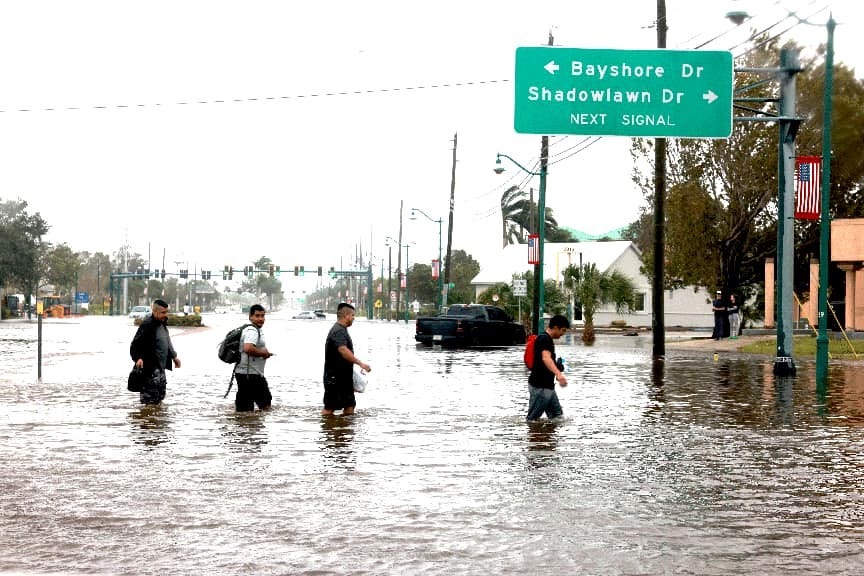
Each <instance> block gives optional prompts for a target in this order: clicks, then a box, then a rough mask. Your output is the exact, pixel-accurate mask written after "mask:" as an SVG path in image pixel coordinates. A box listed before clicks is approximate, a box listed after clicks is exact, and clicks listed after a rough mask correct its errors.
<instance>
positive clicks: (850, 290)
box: [765, 218, 864, 331]
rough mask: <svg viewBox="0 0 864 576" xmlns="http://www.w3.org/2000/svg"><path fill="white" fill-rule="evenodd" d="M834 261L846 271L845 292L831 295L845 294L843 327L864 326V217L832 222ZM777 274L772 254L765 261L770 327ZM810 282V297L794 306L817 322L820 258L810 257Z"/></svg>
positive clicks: (834, 297) (835, 297)
mask: <svg viewBox="0 0 864 576" xmlns="http://www.w3.org/2000/svg"><path fill="white" fill-rule="evenodd" d="M831 262H834V263H835V264H836V265H837V267H838V268H840V270H843V271H844V272H845V273H846V292H845V294H842V295H841V294H832V295H829V296H828V299H829V300H831V301H836V300H838V299H839V298H840V297H841V296H843V301H844V302H845V310H844V311H843V319H844V326H843V327H844V328H845V329H846V330H849V331H856V330H858V331H860V330H864V218H842V219H837V220H833V221H832V222H831ZM774 278H775V276H774V259H773V258H769V259H768V260H767V261H766V262H765V326H770V327H773V326H774V325H775V318H774V307H775V300H774V294H775V289H774ZM809 285H810V293H809V297H808V298H807V300H806V301H804V302H802V304H801V307H799V306H797V305H796V306H795V308H796V309H795V314H794V317H795V318H796V319H797V318H799V317H805V318H807V319H808V320H810V324H811V325H813V326H816V325H818V322H817V321H816V318H817V317H818V307H819V303H818V298H817V295H818V293H819V261H818V260H815V259H814V260H811V261H810V282H809ZM839 312H840V311H838V314H839ZM830 313H831V312H830V311H829V314H830Z"/></svg>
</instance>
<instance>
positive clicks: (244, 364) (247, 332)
mask: <svg viewBox="0 0 864 576" xmlns="http://www.w3.org/2000/svg"><path fill="white" fill-rule="evenodd" d="M264 315H265V311H264V307H263V306H261V305H260V304H253V305H252V306H250V307H249V322H251V323H252V325H251V326H246V328H245V329H244V330H243V333H242V334H241V336H240V362H238V363H237V368H235V370H234V375H235V376H236V377H237V396H236V397H235V398H234V407H235V408H236V409H237V411H238V412H252V411H253V410H255V405H256V404H257V405H258V408H259V409H261V410H267V409H268V408H270V403H271V402H272V400H273V396H272V395H271V394H270V387H269V386H268V385H267V379H266V378H264V365H265V364H266V363H267V359H268V358H270V357H271V356H272V355H273V354H272V353H271V352H270V351H269V350H268V349H267V343H266V342H264V332H262V330H261V328H262V327H263V326H264Z"/></svg>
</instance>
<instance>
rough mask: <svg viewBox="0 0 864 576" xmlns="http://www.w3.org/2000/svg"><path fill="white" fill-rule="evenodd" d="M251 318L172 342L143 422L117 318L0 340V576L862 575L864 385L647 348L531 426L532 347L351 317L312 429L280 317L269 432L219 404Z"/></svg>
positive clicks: (579, 377)
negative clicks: (335, 377)
mask: <svg viewBox="0 0 864 576" xmlns="http://www.w3.org/2000/svg"><path fill="white" fill-rule="evenodd" d="M243 320H244V318H243V317H242V316H241V315H239V314H232V315H218V316H217V315H212V316H205V322H206V323H207V324H208V325H209V327H208V328H204V329H173V328H172V338H173V341H174V345H175V348H176V349H177V350H178V352H179V355H180V358H181V360H182V362H183V366H182V367H181V368H180V369H179V370H175V371H174V372H173V373H170V374H169V376H168V396H167V398H166V401H165V403H164V404H163V405H162V406H161V407H159V408H156V409H142V408H141V407H139V405H138V403H137V395H135V394H131V393H128V392H126V390H125V380H126V375H127V373H128V370H129V368H130V367H131V361H130V359H129V356H128V344H129V341H130V339H131V337H132V334H133V333H134V330H135V328H134V326H132V324H131V322H130V321H129V320H128V319H127V318H123V317H113V318H112V317H93V318H86V317H85V318H80V319H63V320H51V321H46V322H45V323H44V324H43V353H42V361H43V367H42V381H41V383H40V382H38V381H37V378H36V358H37V354H36V335H37V328H36V324H35V322H34V323H22V322H5V323H0V463H2V467H3V472H2V474H0V510H2V515H0V533H2V534H3V544H2V546H0V573H15V574H106V575H107V574H112V575H113V574H130V575H149V574H153V575H155V574H160V575H161V574H192V573H201V574H208V575H235V574H442V575H444V574H446V575H452V574H522V573H534V574H718V575H721V574H722V575H728V574H763V575H764V574H767V575H772V574H777V575H780V574H790V573H795V574H857V573H860V571H861V567H862V566H864V453H862V445H864V443H862V440H864V367H862V365H859V364H854V363H846V364H844V363H840V362H832V365H831V371H830V382H829V384H828V386H827V388H825V389H822V388H817V386H816V385H815V382H814V372H815V366H814V365H813V364H812V363H810V362H807V361H803V360H801V359H798V360H797V361H796V363H797V366H798V376H796V377H794V378H787V379H776V378H775V377H774V376H773V375H772V366H773V358H767V357H757V356H744V355H735V354H730V355H726V354H724V355H721V356H720V357H719V358H717V359H716V360H715V359H714V358H713V357H712V355H711V354H710V353H706V352H705V351H683V350H680V351H676V350H674V349H670V350H667V351H668V352H669V356H668V361H667V363H666V366H665V368H664V369H662V370H661V371H659V372H655V371H652V368H651V361H650V355H651V342H650V337H649V338H646V337H644V336H638V337H625V336H601V337H600V339H599V340H598V343H597V345H596V346H594V347H591V348H586V347H583V346H582V345H581V344H580V343H579V342H578V341H573V340H569V339H568V340H564V339H562V342H560V343H559V344H558V350H559V353H560V354H561V355H563V356H564V357H565V358H566V359H567V363H568V370H569V372H568V378H569V379H570V386H568V387H567V388H564V389H560V390H559V395H560V398H561V403H562V405H563V407H564V410H565V419H564V420H563V421H562V422H560V423H554V424H550V423H543V424H538V425H528V424H526V423H525V422H524V419H523V414H524V412H525V410H526V405H527V396H528V394H527V389H526V386H527V385H526V373H525V369H524V367H523V366H522V358H521V357H522V350H521V347H517V348H498V349H490V350H479V351H459V350H441V349H439V348H418V347H417V346H416V345H415V344H414V342H413V325H410V324H409V325H406V324H404V323H402V324H395V323H387V322H369V321H366V320H358V321H357V322H356V323H355V325H354V326H353V327H352V328H351V333H352V336H353V339H354V343H355V348H356V352H357V354H358V356H359V357H360V358H362V359H363V360H365V361H367V362H368V363H370V364H371V365H372V368H373V371H372V373H371V374H370V380H369V386H368V389H367V392H366V393H365V394H362V395H358V411H357V414H356V415H354V416H353V417H335V418H330V419H324V418H322V417H321V416H320V414H319V410H320V408H321V396H322V388H321V384H320V381H321V372H322V363H323V347H324V338H325V335H326V332H327V330H328V329H329V327H330V325H331V323H332V318H331V319H330V320H328V321H315V320H302V321H301V320H290V319H288V317H287V314H286V315H284V316H280V315H279V314H272V315H270V317H269V318H268V320H267V323H266V325H265V327H264V330H265V334H266V336H267V342H268V347H269V348H270V349H271V351H273V352H275V353H276V355H275V356H274V357H273V358H272V359H271V360H270V361H269V362H268V365H267V372H268V373H267V376H268V380H269V382H270V385H271V388H272V391H273V396H274V409H273V410H272V411H270V412H265V413H255V414H251V415H244V416H238V415H235V414H234V412H233V404H232V402H231V398H233V394H232V396H231V398H229V399H223V398H222V396H223V393H224V392H225V388H226V385H227V381H228V377H229V374H230V366H228V365H225V364H222V363H221V362H219V361H218V359H217V358H216V344H217V343H218V341H219V340H220V339H221V337H222V336H223V335H224V333H225V332H226V331H227V330H228V329H229V328H231V327H233V326H234V325H237V324H239V323H241V322H242V321H243Z"/></svg>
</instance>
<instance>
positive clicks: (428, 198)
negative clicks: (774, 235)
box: [0, 0, 864, 273]
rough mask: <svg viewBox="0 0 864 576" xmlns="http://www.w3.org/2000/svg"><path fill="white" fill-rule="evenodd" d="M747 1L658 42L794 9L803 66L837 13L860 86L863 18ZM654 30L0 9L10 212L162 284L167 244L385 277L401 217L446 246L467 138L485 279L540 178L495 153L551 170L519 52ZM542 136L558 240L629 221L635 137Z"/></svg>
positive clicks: (506, 17)
mask: <svg viewBox="0 0 864 576" xmlns="http://www.w3.org/2000/svg"><path fill="white" fill-rule="evenodd" d="M733 4H735V3H734V2H722V1H721V2H716V1H703V0H668V1H667V12H668V25H669V32H668V40H667V46H668V47H669V48H677V49H696V48H702V49H712V50H731V51H732V52H733V54H740V53H741V51H742V48H741V41H742V39H743V38H744V37H746V35H747V33H748V32H749V30H750V28H759V29H761V28H764V27H767V26H769V25H771V24H773V23H774V22H777V21H778V20H780V19H781V18H782V17H783V15H784V14H785V13H786V12H785V9H786V8H788V9H790V10H797V11H798V14H800V15H801V16H802V17H808V18H810V19H811V20H812V21H813V22H814V23H817V24H820V25H822V26H813V27H808V26H796V27H794V28H793V29H792V30H791V31H789V32H787V33H786V34H785V35H784V37H789V38H795V39H796V40H798V41H799V42H800V43H803V44H805V45H807V46H809V47H811V48H812V47H815V46H816V45H817V44H818V43H819V42H824V40H825V37H826V32H825V28H824V22H825V21H826V20H827V17H828V9H827V8H826V7H829V6H830V7H831V8H832V9H833V13H834V17H835V19H836V20H837V21H838V23H839V25H838V28H837V31H836V41H835V52H836V56H835V61H836V62H840V63H845V64H847V65H850V66H854V67H856V68H857V73H858V75H859V77H860V76H861V74H862V71H864V41H862V39H864V20H862V16H864V9H862V8H861V7H860V6H861V4H860V2H857V1H853V0H844V1H834V2H827V1H813V0H789V1H784V2H781V3H779V4H780V5H779V6H778V3H777V2H775V1H774V0H750V1H749V2H738V4H740V5H743V6H746V7H747V9H748V11H749V12H750V13H751V14H753V15H754V19H753V20H752V21H751V22H750V23H748V24H745V25H744V26H743V27H741V28H735V27H734V26H733V25H732V24H731V23H729V22H728V21H727V20H726V19H725V18H724V15H725V13H726V11H727V10H728V9H729V8H730V7H731V6H732V5H733ZM655 16H656V2H654V1H653V0H638V1H637V0H606V1H604V2H587V1H577V0H562V1H554V0H534V1H532V2H525V1H524V0H521V1H512V0H498V1H495V2H491V1H490V2H486V1H468V0H460V1H455V0H440V1H438V2H407V1H379V0H369V1H366V2H356V1H350V2H349V1H343V0H335V1H330V2H312V1H306V2H294V1H290V2H289V1H244V2H227V1H219V0H206V1H180V0H172V1H170V2H160V1H150V2H123V1H117V0H112V1H104V2H87V1H80V2H68V1H59V2H39V1H30V2H4V3H3V11H2V17H0V53H2V54H3V57H2V58H0V78H2V79H3V88H2V90H0V110H2V113H0V155H2V158H3V161H2V169H0V197H2V198H3V199H14V198H22V199H24V200H26V201H27V202H28V203H29V210H30V211H31V212H40V213H41V214H42V216H43V217H44V218H45V219H46V220H47V221H48V223H49V224H50V225H51V231H50V233H49V235H48V240H49V241H51V242H54V243H61V242H65V243H67V244H68V245H69V246H70V247H71V248H72V249H74V250H87V251H90V252H96V251H103V252H109V253H114V252H116V251H117V250H118V248H119V247H121V246H123V245H124V244H128V246H129V247H130V249H131V250H132V251H133V252H139V253H141V254H144V255H145V256H146V254H147V252H148V247H149V250H150V253H151V256H152V259H153V265H152V267H153V268H160V267H161V265H160V263H161V259H162V253H163V250H164V251H165V253H166V260H167V262H168V265H167V267H168V268H169V270H172V269H173V268H176V266H175V265H174V264H173V262H174V261H175V260H181V261H182V260H185V261H188V262H189V264H190V266H192V267H195V266H197V268H198V269H211V270H214V271H217V272H218V271H219V270H221V268H222V267H223V265H224V264H232V265H233V266H234V267H240V268H242V267H243V266H244V265H245V264H248V263H249V262H250V261H251V260H253V259H257V258H258V257H260V256H265V255H266V256H268V257H270V258H271V259H273V260H274V261H275V262H276V263H277V264H280V265H281V267H282V268H283V269H289V268H292V267H293V266H294V265H301V264H302V265H305V266H306V268H307V269H314V267H316V266H319V265H320V266H324V267H325V269H326V268H329V267H330V266H337V267H339V266H340V262H342V263H344V264H346V265H347V263H348V262H349V261H350V260H351V258H352V257H353V255H354V252H355V247H356V246H357V245H358V244H361V243H362V249H363V252H364V253H365V254H366V255H367V256H368V254H369V253H370V252H371V255H372V257H373V261H374V262H375V265H376V273H377V266H378V265H380V262H381V259H382V258H383V259H384V264H385V266H386V258H387V249H386V248H385V245H384V239H385V237H386V236H393V237H396V236H397V235H398V233H399V203H400V200H402V201H404V206H405V213H404V230H403V239H404V241H405V242H414V243H415V244H414V245H413V246H412V247H411V249H410V255H409V256H410V261H411V262H414V261H417V260H418V259H420V260H422V261H424V262H427V263H428V262H429V261H430V260H431V259H432V258H434V257H436V256H437V252H438V227H437V225H436V224H433V223H430V222H427V221H425V220H418V221H411V220H409V219H408V215H409V214H410V208H412V207H416V208H420V209H422V210H424V211H425V212H426V213H428V214H429V215H430V216H432V217H433V218H438V217H441V218H443V221H444V225H443V227H442V228H443V236H444V238H443V242H444V246H445V249H446V241H447V239H446V235H447V211H448V204H449V196H450V175H451V160H452V148H453V141H452V140H453V135H454V133H458V149H457V158H458V162H457V168H456V194H455V218H454V232H453V247H454V249H464V250H467V251H468V252H469V253H471V254H473V255H474V257H475V258H477V259H478V260H480V261H481V263H482V261H483V259H484V258H487V259H488V258H492V257H494V255H495V253H496V251H497V250H499V249H500V245H501V239H500V238H501V232H500V229H501V215H500V209H499V205H500V197H501V193H502V192H503V190H504V189H505V188H506V187H507V186H509V185H512V184H523V183H524V185H525V187H526V188H527V187H530V186H534V187H535V189H536V187H537V184H538V183H537V181H536V179H535V180H534V181H531V180H527V181H526V179H525V178H523V175H522V174H520V173H519V172H518V170H517V169H515V167H510V168H512V169H510V170H508V172H505V174H504V175H501V176H496V175H495V174H494V173H493V172H492V170H491V168H492V165H493V162H494V159H495V153H496V152H502V153H506V154H509V155H511V156H513V157H514V158H516V159H518V160H519V161H520V162H522V163H523V164H525V165H526V166H532V165H533V163H534V162H536V159H537V157H538V155H539V146H540V137H539V136H531V135H525V134H517V133H515V131H514V130H513V77H514V57H515V50H516V48H517V47H519V46H538V45H545V44H546V41H547V36H548V33H549V32H550V30H551V32H552V34H553V35H554V39H555V45H556V46H564V47H582V48H623V49H637V48H638V49H650V48H652V47H653V46H655V45H656V32H655V29H654V27H653V24H654V20H655ZM792 24H793V23H792V22H791V21H789V20H787V21H786V22H785V23H782V24H781V25H779V26H778V27H777V28H775V29H774V30H776V31H782V30H786V29H787V28H789V27H790V26H792ZM712 39H713V41H712ZM709 41H710V42H709ZM706 42H708V43H707V44H705V43H706ZM433 86H437V87H433ZM340 92H347V94H336V95H326V94H334V93H340ZM25 110H26V111H25ZM550 142H551V149H550V154H551V155H552V161H553V162H554V164H552V165H550V168H549V178H548V192H547V205H548V206H550V207H552V208H553V209H554V211H555V215H556V217H557V219H558V222H559V223H560V224H562V225H565V226H569V227H571V228H575V229H579V230H583V231H586V232H589V233H602V232H605V231H608V230H610V229H613V228H617V227H620V226H624V225H626V224H628V223H630V222H631V221H633V220H634V219H635V218H636V216H637V214H638V209H639V206H640V205H641V204H643V202H644V200H643V198H642V195H641V193H640V192H639V191H638V190H636V189H635V188H634V186H633V185H632V183H631V173H632V162H631V160H630V156H629V153H628V148H629V143H630V140H629V139H628V138H623V137H604V138H585V137H581V136H569V137H565V136H552V137H550ZM586 145H587V147H586ZM395 257H396V256H395V253H394V261H395ZM394 267H395V264H394Z"/></svg>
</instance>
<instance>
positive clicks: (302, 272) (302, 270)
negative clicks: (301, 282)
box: [300, 266, 306, 276]
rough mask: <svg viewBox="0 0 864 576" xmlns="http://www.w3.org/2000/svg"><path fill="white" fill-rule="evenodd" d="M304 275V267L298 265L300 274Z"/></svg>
mask: <svg viewBox="0 0 864 576" xmlns="http://www.w3.org/2000/svg"><path fill="white" fill-rule="evenodd" d="M305 275H306V270H305V268H304V267H303V266H300V276H305Z"/></svg>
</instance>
